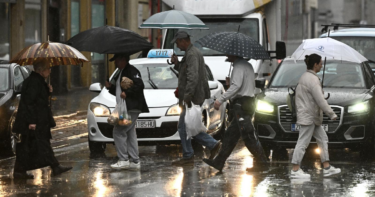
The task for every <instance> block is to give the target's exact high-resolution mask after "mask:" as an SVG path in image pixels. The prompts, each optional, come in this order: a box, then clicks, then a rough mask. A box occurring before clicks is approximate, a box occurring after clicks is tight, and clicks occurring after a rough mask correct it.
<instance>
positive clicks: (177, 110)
mask: <svg viewBox="0 0 375 197" xmlns="http://www.w3.org/2000/svg"><path fill="white" fill-rule="evenodd" d="M181 111H182V109H181V107H180V106H179V105H178V104H176V105H172V106H171V107H170V108H169V109H168V111H167V114H166V116H179V115H180V114H181Z"/></svg>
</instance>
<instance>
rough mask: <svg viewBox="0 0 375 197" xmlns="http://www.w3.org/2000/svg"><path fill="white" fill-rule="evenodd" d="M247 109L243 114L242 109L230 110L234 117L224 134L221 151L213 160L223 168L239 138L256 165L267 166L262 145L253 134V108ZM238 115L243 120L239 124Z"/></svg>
mask: <svg viewBox="0 0 375 197" xmlns="http://www.w3.org/2000/svg"><path fill="white" fill-rule="evenodd" d="M247 109H248V111H247V112H246V113H244V111H243V110H242V109H235V108H232V109H231V110H232V113H234V117H233V120H232V121H231V123H230V125H229V127H228V129H227V130H226V131H225V133H224V137H223V142H222V143H223V144H222V147H221V150H220V152H219V154H218V155H217V156H216V157H215V159H214V162H215V163H216V164H218V165H220V166H224V164H225V161H226V160H227V159H228V157H229V156H230V154H231V153H232V151H233V149H234V148H235V147H236V145H237V142H238V140H239V139H240V137H241V138H242V140H243V141H244V142H245V146H246V147H247V149H248V150H249V151H250V153H251V154H252V155H253V156H254V158H255V161H256V162H257V164H259V165H269V164H268V159H267V157H266V155H265V153H264V150H263V147H262V145H261V144H260V142H259V139H258V136H257V134H256V133H255V128H254V126H253V123H252V121H251V119H252V116H253V114H254V107H248V108H247ZM238 114H241V115H242V116H241V117H242V118H243V119H244V120H243V121H241V122H242V123H241V124H240V122H239V120H238V118H237V115H238ZM240 126H242V128H243V129H241V127H240Z"/></svg>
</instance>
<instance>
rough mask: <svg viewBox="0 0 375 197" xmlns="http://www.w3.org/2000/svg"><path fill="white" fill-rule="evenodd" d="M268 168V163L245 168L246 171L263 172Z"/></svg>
mask: <svg viewBox="0 0 375 197" xmlns="http://www.w3.org/2000/svg"><path fill="white" fill-rule="evenodd" d="M268 170H269V167H268V165H256V166H254V167H252V168H246V171H247V172H264V171H268Z"/></svg>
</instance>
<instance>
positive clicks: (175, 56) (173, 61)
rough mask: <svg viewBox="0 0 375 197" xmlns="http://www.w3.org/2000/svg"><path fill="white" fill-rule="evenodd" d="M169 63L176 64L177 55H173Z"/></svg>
mask: <svg viewBox="0 0 375 197" xmlns="http://www.w3.org/2000/svg"><path fill="white" fill-rule="evenodd" d="M171 62H172V64H177V63H178V57H177V55H175V54H173V55H172V57H171Z"/></svg>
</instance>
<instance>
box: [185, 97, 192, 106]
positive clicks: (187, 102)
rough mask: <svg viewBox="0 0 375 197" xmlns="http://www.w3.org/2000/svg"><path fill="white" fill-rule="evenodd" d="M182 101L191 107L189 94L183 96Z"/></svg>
mask: <svg viewBox="0 0 375 197" xmlns="http://www.w3.org/2000/svg"><path fill="white" fill-rule="evenodd" d="M184 102H185V104H186V105H187V106H188V108H191V96H185V97H184Z"/></svg>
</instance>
